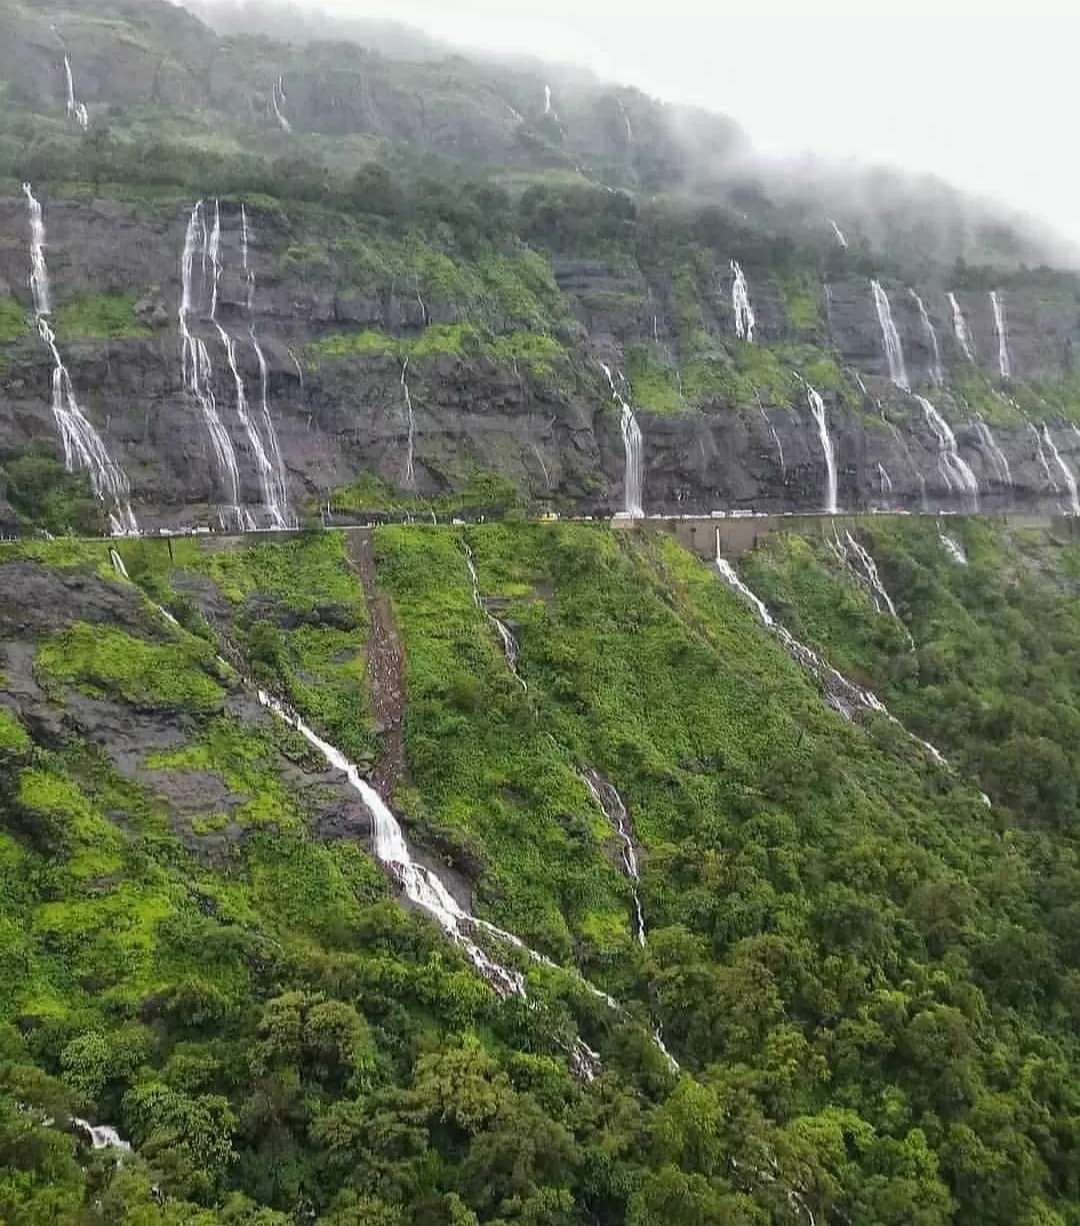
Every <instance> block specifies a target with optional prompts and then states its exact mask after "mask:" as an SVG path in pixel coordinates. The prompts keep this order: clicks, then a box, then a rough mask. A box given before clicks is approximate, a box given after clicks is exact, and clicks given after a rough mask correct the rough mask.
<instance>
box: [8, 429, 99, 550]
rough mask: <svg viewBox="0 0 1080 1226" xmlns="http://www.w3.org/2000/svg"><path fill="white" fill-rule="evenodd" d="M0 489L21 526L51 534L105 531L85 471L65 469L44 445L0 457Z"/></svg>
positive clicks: (90, 534) (83, 533)
mask: <svg viewBox="0 0 1080 1226" xmlns="http://www.w3.org/2000/svg"><path fill="white" fill-rule="evenodd" d="M0 489H2V492H3V494H4V496H5V497H6V498H7V501H8V502H9V503H10V504H11V507H12V509H13V510H14V511H15V513H16V514H17V516H18V518H19V523H20V525H21V526H22V527H23V528H24V529H44V530H45V531H46V532H50V533H51V534H52V535H54V536H59V535H61V534H63V533H66V532H78V533H81V534H82V535H84V536H100V535H102V533H103V532H104V530H105V511H104V509H103V507H102V505H101V502H100V500H99V499H98V498H97V496H96V495H95V493H94V490H93V486H92V485H91V483H90V477H89V476H88V474H86V473H68V472H65V471H64V466H63V464H62V463H61V462H60V461H59V460H58V459H57V458H56V456H55V454H54V453H53V450H52V449H51V448H47V447H46V446H44V445H39V446H34V447H30V448H28V449H26V450H25V451H22V452H19V453H17V454H14V455H10V456H6V457H0Z"/></svg>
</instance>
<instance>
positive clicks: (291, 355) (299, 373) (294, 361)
mask: <svg viewBox="0 0 1080 1226" xmlns="http://www.w3.org/2000/svg"><path fill="white" fill-rule="evenodd" d="M285 352H286V353H287V354H288V355H289V359H290V361H291V362H292V364H293V365H294V366H295V367H296V375H297V378H298V379H299V380H300V395H301V396H303V394H304V368H303V367H302V366H301V365H300V362H299V361H298V359H297V357H296V354H295V353H293V351H292V350H291V349H286V350H285Z"/></svg>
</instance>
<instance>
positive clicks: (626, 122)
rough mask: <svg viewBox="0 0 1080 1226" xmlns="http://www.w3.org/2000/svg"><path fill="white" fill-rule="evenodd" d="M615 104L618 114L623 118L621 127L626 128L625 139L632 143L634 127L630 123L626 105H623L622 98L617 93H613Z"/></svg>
mask: <svg viewBox="0 0 1080 1226" xmlns="http://www.w3.org/2000/svg"><path fill="white" fill-rule="evenodd" d="M615 105H616V106H617V107H618V108H619V114H620V115H621V116H622V119H623V127H624V128H625V129H626V139H627V141H628V142H629V143H630V144H633V142H634V129H633V127H632V126H631V124H630V115H629V114H628V112H627V110H626V107H625V106H623V100H622V99H621V98H620V97H619V95H618V94H616V95H615Z"/></svg>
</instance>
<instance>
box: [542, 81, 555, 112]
mask: <svg viewBox="0 0 1080 1226" xmlns="http://www.w3.org/2000/svg"><path fill="white" fill-rule="evenodd" d="M544 114H545V115H555V111H554V110H553V109H552V106H551V86H550V85H545V86H544ZM555 117H556V118H558V116H557V115H556V116H555Z"/></svg>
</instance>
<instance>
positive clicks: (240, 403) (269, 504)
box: [214, 322, 289, 528]
mask: <svg viewBox="0 0 1080 1226" xmlns="http://www.w3.org/2000/svg"><path fill="white" fill-rule="evenodd" d="M214 327H215V328H217V331H218V336H220V337H221V343H222V345H224V346H225V354H226V357H227V358H228V362H229V370H230V372H231V374H232V377H233V387H234V388H235V390H236V415H237V417H239V418H240V425H241V426H242V427H243V430H244V433H245V434H246V435H247V440H248V442H249V443H250V444H251V450H252V454H253V455H254V456H255V468H256V470H257V472H258V476H259V489H260V491H261V493H262V501H263V507H264V508H265V509H266V513H267V515H268V516H269V518H270V525H271V527H274V528H287V527H289V522H288V520H287V518H286V507H285V505H284V504H283V502H282V501H281V493H280V474H275V471H274V465H273V464H271V462H270V457H269V455H268V454H267V451H266V445H265V444H264V443H263V440H262V435H260V433H259V431H258V427H257V426H256V425H255V422H254V420H253V419H252V416H251V414H250V413H249V412H248V401H247V390H246V389H245V387H244V376H243V375H242V374H241V373H240V367H239V365H238V363H237V360H236V344H235V343H234V341H233V338H232V337H231V336H230V335H229V334H228V332H226V331H225V329H224V328H223V327H222V326H221V324H219V323H216V322H215V324H214ZM267 417H269V410H267ZM272 428H273V427H271V429H272ZM275 442H276V438H275ZM279 459H280V456H279Z"/></svg>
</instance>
